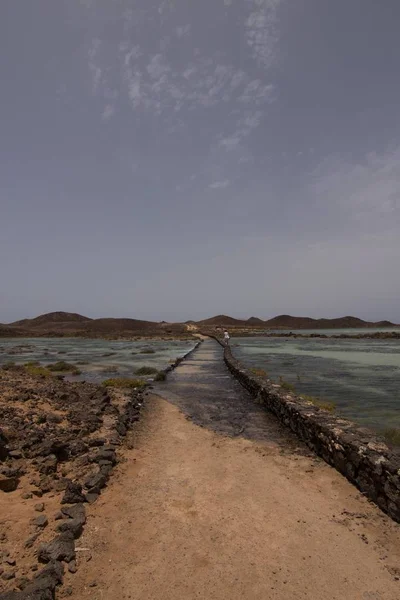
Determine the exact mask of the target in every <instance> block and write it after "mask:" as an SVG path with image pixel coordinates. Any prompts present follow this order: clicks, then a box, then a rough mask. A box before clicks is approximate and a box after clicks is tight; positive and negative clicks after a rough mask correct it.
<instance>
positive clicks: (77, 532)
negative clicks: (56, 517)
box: [57, 519, 83, 539]
mask: <svg viewBox="0 0 400 600" xmlns="http://www.w3.org/2000/svg"><path fill="white" fill-rule="evenodd" d="M57 531H60V532H61V533H65V532H71V533H72V535H73V536H74V538H75V539H77V538H79V537H80V536H81V535H82V531H83V525H82V522H81V521H80V520H79V519H67V520H66V521H62V522H61V523H60V524H59V525H57Z"/></svg>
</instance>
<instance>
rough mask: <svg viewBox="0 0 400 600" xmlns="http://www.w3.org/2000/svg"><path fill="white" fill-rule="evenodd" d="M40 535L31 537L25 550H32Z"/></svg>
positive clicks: (36, 534)
mask: <svg viewBox="0 0 400 600" xmlns="http://www.w3.org/2000/svg"><path fill="white" fill-rule="evenodd" d="M39 535H40V533H39V532H38V533H34V534H33V535H31V537H29V538H28V539H27V540H26V542H25V548H32V546H33V544H34V543H35V542H36V540H37V539H38V537H39Z"/></svg>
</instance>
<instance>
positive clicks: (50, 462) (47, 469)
mask: <svg viewBox="0 0 400 600" xmlns="http://www.w3.org/2000/svg"><path fill="white" fill-rule="evenodd" d="M57 464H58V460H57V457H56V456H55V455H54V454H51V455H50V456H48V457H46V458H45V459H44V460H43V461H42V463H41V465H40V466H39V472H40V473H43V475H50V474H51V473H55V472H56V471H57Z"/></svg>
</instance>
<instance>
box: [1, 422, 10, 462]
mask: <svg viewBox="0 0 400 600" xmlns="http://www.w3.org/2000/svg"><path fill="white" fill-rule="evenodd" d="M7 441H8V440H7V438H6V436H5V435H4V433H3V432H2V431H1V429H0V461H3V460H6V458H7V456H8V448H7Z"/></svg>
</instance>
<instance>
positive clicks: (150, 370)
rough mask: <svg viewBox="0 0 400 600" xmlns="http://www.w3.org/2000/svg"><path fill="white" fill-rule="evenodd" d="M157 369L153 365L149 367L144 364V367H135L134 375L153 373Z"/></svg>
mask: <svg viewBox="0 0 400 600" xmlns="http://www.w3.org/2000/svg"><path fill="white" fill-rule="evenodd" d="M157 372H158V369H156V368H155V367H149V366H144V367H140V369H137V370H136V371H135V373H136V375H154V373H157Z"/></svg>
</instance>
